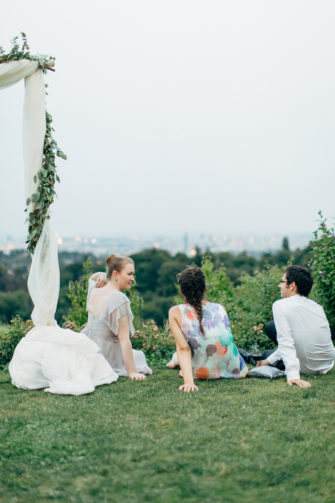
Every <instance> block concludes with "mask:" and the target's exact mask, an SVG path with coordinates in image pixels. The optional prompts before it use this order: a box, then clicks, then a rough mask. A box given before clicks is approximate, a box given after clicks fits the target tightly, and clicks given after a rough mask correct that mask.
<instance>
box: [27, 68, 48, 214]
mask: <svg viewBox="0 0 335 503" xmlns="http://www.w3.org/2000/svg"><path fill="white" fill-rule="evenodd" d="M25 87H26V90H25V96H24V106H23V159H24V172H25V193H26V198H27V197H30V196H31V195H32V194H33V193H34V192H36V188H37V186H38V179H37V182H36V183H35V182H34V176H35V175H37V173H38V171H39V170H40V169H41V167H42V156H43V145H44V137H45V88H44V79H43V72H42V70H37V71H35V72H34V73H33V74H32V75H30V76H29V77H26V79H25ZM32 207H33V205H32V203H31V204H30V205H29V207H28V211H29V210H31V209H32Z"/></svg>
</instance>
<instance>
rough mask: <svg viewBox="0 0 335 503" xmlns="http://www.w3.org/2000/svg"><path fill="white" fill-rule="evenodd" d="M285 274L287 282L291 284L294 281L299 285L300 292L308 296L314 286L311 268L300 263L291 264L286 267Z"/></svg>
mask: <svg viewBox="0 0 335 503" xmlns="http://www.w3.org/2000/svg"><path fill="white" fill-rule="evenodd" d="M285 274H286V281H287V284H288V285H290V284H291V283H293V282H294V283H295V284H296V285H297V290H298V293H299V294H300V295H303V296H304V297H308V294H309V292H310V291H311V289H312V286H313V278H312V275H311V273H310V271H309V269H307V268H306V267H301V266H300V265H290V266H289V267H288V268H287V269H286V271H285Z"/></svg>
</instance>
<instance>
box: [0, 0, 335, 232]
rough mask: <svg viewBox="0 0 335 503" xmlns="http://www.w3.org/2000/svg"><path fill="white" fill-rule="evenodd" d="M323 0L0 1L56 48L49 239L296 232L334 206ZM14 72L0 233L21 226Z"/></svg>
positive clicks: (0, 26) (334, 129)
mask: <svg viewBox="0 0 335 503" xmlns="http://www.w3.org/2000/svg"><path fill="white" fill-rule="evenodd" d="M334 25H335V4H334V2H333V0H329V1H324V0H319V1H315V0H313V1H310V0H281V1H280V2H278V1H277V0H252V1H250V0H229V1H226V0H122V1H121V0H118V1H115V0H96V1H95V2H92V1H84V0H80V1H79V0H71V1H69V0H66V1H64V0H57V2H54V1H52V2H51V1H49V0H30V1H29V2H27V1H26V0H2V2H1V18H0V45H1V46H3V47H4V48H9V47H10V44H9V40H10V39H11V38H13V37H14V36H15V35H16V34H18V33H19V32H20V31H24V32H25V33H26V34H27V37H28V41H29V45H30V48H31V52H32V53H41V54H49V55H53V56H55V57H56V72H55V73H51V72H48V74H47V76H46V82H47V83H48V84H49V95H48V96H47V109H48V111H49V112H50V113H51V115H52V116H53V118H54V127H55V139H56V141H57V142H58V145H59V146H60V147H61V148H62V150H63V151H64V152H65V153H66V154H67V156H68V160H67V161H62V160H61V159H59V161H58V173H59V176H60V178H61V183H60V184H58V185H57V186H56V190H57V194H58V199H57V202H56V203H55V204H54V205H53V209H52V222H53V226H54V228H55V230H56V231H57V232H58V234H59V235H91V236H92V235H96V236H112V235H114V234H131V233H152V232H159V233H162V234H165V233H173V234H176V233H182V232H184V231H185V230H187V231H189V232H208V233H226V232H228V233H229V232H238V233H244V232H246V233H252V232H255V233H259V232H264V233H266V232H270V233H271V232H276V233H287V234H288V233H294V232H296V233H300V232H301V233H305V232H307V233H309V232H312V231H313V230H314V229H315V228H316V226H317V223H316V222H317V218H318V215H317V213H318V210H319V209H321V210H323V213H324V215H325V216H326V217H328V218H329V221H330V222H331V223H332V222H333V221H334V220H333V217H334V216H335V198H334V186H335V169H334V164H335V162H334V161H335V147H334V145H335V142H334V133H335V65H334V64H333V59H334V58H333V51H334V46H335V30H334ZM23 96H24V84H23V82H20V83H18V84H16V85H15V86H12V87H11V88H8V89H5V90H1V91H0V173H1V187H2V190H1V197H0V234H11V235H15V234H18V235H24V234H25V224H24V220H25V213H24V207H25V197H24V180H23V160H22V138H21V136H22V107H23Z"/></svg>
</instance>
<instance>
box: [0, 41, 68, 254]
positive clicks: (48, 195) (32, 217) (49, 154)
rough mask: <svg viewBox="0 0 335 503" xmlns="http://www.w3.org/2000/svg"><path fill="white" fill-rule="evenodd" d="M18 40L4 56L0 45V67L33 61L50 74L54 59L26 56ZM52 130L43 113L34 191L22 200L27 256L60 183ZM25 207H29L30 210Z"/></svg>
mask: <svg viewBox="0 0 335 503" xmlns="http://www.w3.org/2000/svg"><path fill="white" fill-rule="evenodd" d="M21 37H22V44H21V45H20V44H19V43H18V39H19V37H18V36H17V37H15V38H14V39H13V40H11V44H12V48H11V50H10V51H9V52H8V53H6V52H5V50H4V49H3V48H2V47H1V46H0V64H1V63H9V62H11V61H19V60H22V59H28V60H31V61H36V62H37V63H38V67H39V68H40V69H41V70H42V71H43V73H46V72H47V70H51V71H54V68H53V67H54V65H55V58H54V57H52V56H45V55H39V54H38V55H32V54H30V52H29V50H30V48H29V45H28V42H27V37H26V34H25V33H23V32H21ZM46 87H47V84H46ZM53 131H54V129H53V127H52V116H51V115H50V114H49V113H48V112H47V111H46V131H45V137H44V146H43V159H42V167H41V169H40V170H39V171H38V173H37V175H35V176H34V182H35V183H36V184H37V189H36V192H34V193H33V194H31V196H30V197H28V199H27V201H26V205H27V208H26V209H25V211H26V212H28V217H27V222H28V235H27V240H26V243H27V248H28V250H29V252H30V253H34V250H35V247H36V244H37V242H38V240H39V237H40V235H41V234H42V230H43V226H44V222H45V220H46V219H47V218H50V217H49V215H48V212H49V206H50V205H51V204H52V203H53V202H54V198H55V196H56V191H55V183H56V181H57V182H59V181H60V180H59V177H58V175H57V173H56V156H58V157H61V158H62V159H64V160H66V155H65V154H64V153H63V152H62V151H61V150H60V148H59V147H58V145H57V142H56V140H55V139H54V138H53ZM29 206H30V207H31V210H30V211H29Z"/></svg>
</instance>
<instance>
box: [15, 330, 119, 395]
mask: <svg viewBox="0 0 335 503" xmlns="http://www.w3.org/2000/svg"><path fill="white" fill-rule="evenodd" d="M8 370H9V373H10V375H11V378H12V383H13V384H14V385H15V386H16V387H18V388H22V389H27V390H33V389H41V388H45V391H49V392H50V393H58V394H70V395H82V394H85V393H91V392H92V391H94V388H95V386H99V385H100V384H110V383H112V382H114V381H116V380H117V379H118V375H117V373H116V372H114V370H113V369H112V368H111V366H110V365H109V363H108V362H107V360H106V359H105V358H104V357H103V356H102V354H101V353H100V350H99V348H98V346H97V345H96V344H95V342H93V341H91V340H90V339H89V338H88V337H86V336H85V335H84V334H78V333H76V332H73V331H72V330H69V329H62V328H60V327H58V326H55V327H45V326H44V327H35V328H33V329H32V330H30V332H28V334H27V335H26V336H25V337H23V338H22V339H21V341H20V342H19V344H18V345H17V347H16V349H15V352H14V355H13V358H12V361H11V362H10V364H9V368H8Z"/></svg>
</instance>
